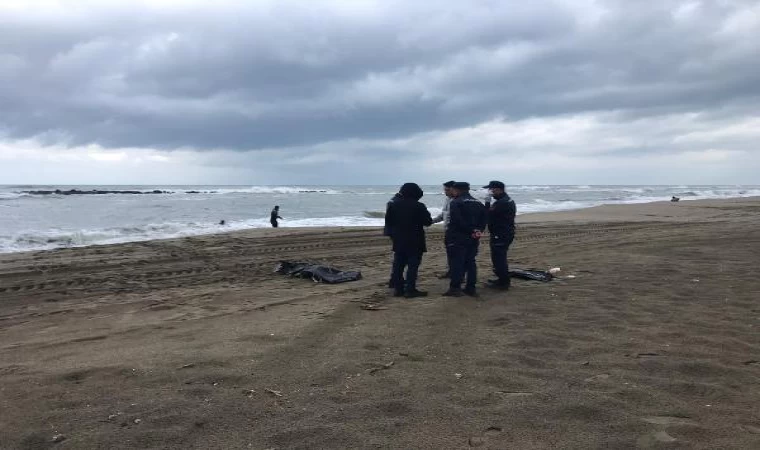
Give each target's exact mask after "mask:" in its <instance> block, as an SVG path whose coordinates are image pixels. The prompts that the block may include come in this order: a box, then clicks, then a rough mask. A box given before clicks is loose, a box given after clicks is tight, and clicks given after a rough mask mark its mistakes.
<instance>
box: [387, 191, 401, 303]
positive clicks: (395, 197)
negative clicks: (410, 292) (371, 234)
mask: <svg viewBox="0 0 760 450" xmlns="http://www.w3.org/2000/svg"><path fill="white" fill-rule="evenodd" d="M402 198H403V197H402V196H401V193H398V192H397V193H396V194H394V195H393V197H391V199H390V200H388V203H386V205H385V216H386V217H388V210H389V209H390V208H391V204H393V203H394V202H397V201H399V200H401V199H402ZM383 236H388V237H390V238H391V241H392V240H393V237H392V235H391V227H389V226H388V221H387V220H386V221H385V226H384V227H383ZM388 287H389V288H391V289H395V288H396V266H395V265H394V264H391V278H390V280H388ZM403 288H404V277H403V276H402V277H401V285H400V286H399V289H403Z"/></svg>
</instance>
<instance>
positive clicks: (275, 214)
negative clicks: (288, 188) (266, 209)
mask: <svg viewBox="0 0 760 450" xmlns="http://www.w3.org/2000/svg"><path fill="white" fill-rule="evenodd" d="M277 219H282V217H280V211H279V210H278V209H273V210H272V213H271V214H270V215H269V221H270V222H272V223H276V222H277Z"/></svg>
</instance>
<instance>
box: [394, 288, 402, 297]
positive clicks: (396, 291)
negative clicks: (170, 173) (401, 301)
mask: <svg viewBox="0 0 760 450" xmlns="http://www.w3.org/2000/svg"><path fill="white" fill-rule="evenodd" d="M393 296H394V297H403V296H404V291H403V290H401V289H394V290H393Z"/></svg>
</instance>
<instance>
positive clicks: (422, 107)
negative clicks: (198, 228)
mask: <svg viewBox="0 0 760 450" xmlns="http://www.w3.org/2000/svg"><path fill="white" fill-rule="evenodd" d="M63 3H65V5H67V7H65V8H47V9H46V8H31V7H30V8H15V9H14V8H11V9H2V7H0V102H2V105H3V106H2V108H0V134H1V135H4V136H5V138H6V139H27V138H35V139H38V140H39V141H40V142H42V143H48V144H53V143H65V144H67V145H71V146H77V145H84V144H91V143H94V144H98V145H101V146H104V147H113V148H116V147H153V148H165V149H173V148H193V149H219V148H227V149H243V150H249V149H264V148H274V147H292V146H298V145H314V144H318V143H321V142H328V141H340V140H345V139H377V138H384V139H388V138H397V137H403V136H407V135H411V134H415V133H419V132H426V131H431V130H447V129H452V128H458V127H463V126H472V125H476V124H478V123H482V122H483V121H486V120H490V119H493V118H497V117H506V118H508V119H521V118H525V117H531V116H538V117H541V116H557V115H562V114H572V113H580V112H588V111H600V112H604V111H625V112H626V114H630V115H634V116H635V115H639V116H647V115H648V114H650V113H652V114H653V113H655V112H656V114H662V113H663V112H688V111H703V110H708V109H714V108H724V109H727V110H729V111H730V110H731V109H732V108H733V107H734V106H736V107H739V106H740V105H745V106H746V105H750V106H751V107H752V106H757V105H758V103H760V102H758V97H759V96H760V58H757V57H756V56H757V54H758V51H760V46H759V45H758V44H757V42H760V32H759V31H758V30H759V29H760V26H759V25H760V22H758V19H757V17H758V14H760V8H758V7H757V3H756V2H754V1H732V2H728V1H726V2H701V3H700V2H682V1H661V2H623V1H614V0H610V1H599V2H593V1H574V2H573V1H559V0H556V1H548V0H547V1H543V2H530V3H529V2H517V1H515V2H504V1H499V2H497V1H477V2H456V3H452V4H450V5H447V4H445V3H442V2H411V3H412V5H409V4H407V3H406V2H398V3H393V2H377V3H373V2H356V3H350V4H346V3H340V2H308V3H307V2H271V3H269V2H252V3H251V4H249V5H245V6H243V5H241V4H240V3H237V2H235V3H233V2H219V3H216V4H215V5H214V6H209V5H208V4H206V5H205V6H204V5H201V4H200V3H194V2H184V3H183V2H173V3H169V4H168V5H165V6H163V7H156V6H144V5H142V4H141V3H140V2H136V3H134V2H105V3H101V2H63ZM157 3H158V4H161V2H157ZM528 3H529V4H528ZM753 8H754V9H753ZM753 55H754V56H753ZM620 117H623V116H622V115H621V116H620ZM621 120H622V119H621ZM642 151H643V149H642Z"/></svg>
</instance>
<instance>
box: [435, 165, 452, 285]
mask: <svg viewBox="0 0 760 450" xmlns="http://www.w3.org/2000/svg"><path fill="white" fill-rule="evenodd" d="M454 183H455V182H454V181H453V180H452V181H447V182H445V183H443V195H445V196H446V198H445V199H444V200H443V206H442V207H441V213H440V214H438V215H437V216H435V217H434V218H433V223H440V222H443V231H444V232H445V231H446V228H448V226H449V205H450V204H451V199H452V198H453V195H452V194H451V187H452V186H454ZM444 245H445V244H444ZM449 275H450V270H449V267H448V264H447V265H446V272H444V273H443V274H441V275H440V276H439V277H438V278H440V279H445V278H449Z"/></svg>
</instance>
